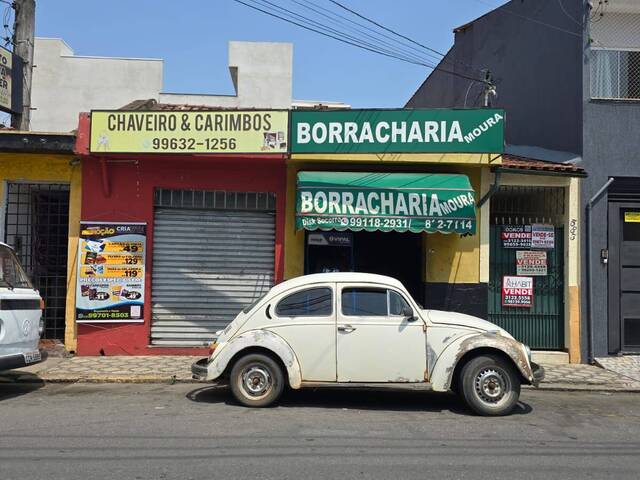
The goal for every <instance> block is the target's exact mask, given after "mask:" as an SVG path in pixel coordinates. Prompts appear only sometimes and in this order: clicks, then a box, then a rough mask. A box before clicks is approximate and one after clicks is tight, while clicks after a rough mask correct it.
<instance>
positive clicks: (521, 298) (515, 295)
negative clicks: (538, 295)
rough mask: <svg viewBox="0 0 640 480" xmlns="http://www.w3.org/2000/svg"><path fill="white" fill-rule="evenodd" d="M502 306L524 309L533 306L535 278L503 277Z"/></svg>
mask: <svg viewBox="0 0 640 480" xmlns="http://www.w3.org/2000/svg"><path fill="white" fill-rule="evenodd" d="M502 306H503V307H524V308H531V307H532V306H533V277H515V276H508V275H505V276H504V277H502Z"/></svg>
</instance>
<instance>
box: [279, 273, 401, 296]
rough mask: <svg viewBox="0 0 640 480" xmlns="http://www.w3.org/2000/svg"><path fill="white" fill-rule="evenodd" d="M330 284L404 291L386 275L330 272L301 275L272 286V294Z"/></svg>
mask: <svg viewBox="0 0 640 480" xmlns="http://www.w3.org/2000/svg"><path fill="white" fill-rule="evenodd" d="M330 282H349V283H380V284H383V285H387V286H392V287H397V288H401V289H404V286H403V285H402V283H401V282H400V281H399V280H396V279H395V278H393V277H387V276H386V275H377V274H375V273H363V272H331V273H312V274H309V275H302V276H300V277H295V278H292V279H290V280H286V281H284V282H282V283H279V284H278V285H276V286H274V287H273V289H272V292H273V293H274V294H276V293H280V292H283V291H285V290H289V289H291V288H295V287H301V286H305V285H309V286H311V285H313V284H315V283H330Z"/></svg>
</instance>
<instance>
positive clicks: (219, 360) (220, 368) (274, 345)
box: [207, 330, 302, 389]
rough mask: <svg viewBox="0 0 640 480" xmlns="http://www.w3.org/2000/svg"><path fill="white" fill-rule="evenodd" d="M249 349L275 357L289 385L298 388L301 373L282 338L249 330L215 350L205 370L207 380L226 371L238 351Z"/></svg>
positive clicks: (296, 360) (290, 349)
mask: <svg viewBox="0 0 640 480" xmlns="http://www.w3.org/2000/svg"><path fill="white" fill-rule="evenodd" d="M251 347H260V348H264V349H266V350H269V351H270V352H271V353H273V354H274V355H276V356H277V357H278V358H279V359H280V360H281V361H282V363H283V365H284V366H285V368H286V369H287V376H288V378H289V385H290V386H291V388H293V389H298V388H300V384H301V383H302V373H301V370H300V364H299V363H298V359H297V357H296V355H295V353H294V352H293V350H292V348H291V347H290V346H289V344H288V343H287V342H285V341H284V339H283V338H282V337H280V336H279V335H276V334H275V333H273V332H270V331H268V330H250V331H247V332H244V333H242V334H241V335H239V336H237V337H234V338H232V339H231V340H230V341H229V342H227V343H225V344H223V345H221V346H220V347H219V348H218V349H216V351H215V354H214V356H213V358H212V359H211V360H210V362H209V364H208V368H207V372H208V374H207V380H215V379H217V378H218V377H220V375H222V373H223V372H224V371H225V370H226V368H227V366H228V365H229V362H230V361H231V359H232V358H233V357H234V356H235V355H236V354H237V353H238V352H240V351H242V350H245V349H247V348H251Z"/></svg>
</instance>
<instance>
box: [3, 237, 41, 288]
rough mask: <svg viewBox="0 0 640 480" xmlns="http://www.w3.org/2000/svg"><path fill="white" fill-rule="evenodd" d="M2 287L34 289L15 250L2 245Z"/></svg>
mask: <svg viewBox="0 0 640 480" xmlns="http://www.w3.org/2000/svg"><path fill="white" fill-rule="evenodd" d="M0 287H9V288H16V287H17V288H33V286H32V285H31V281H29V277H27V274H26V273H25V272H24V270H23V269H22V266H20V263H19V262H18V259H17V257H16V255H15V254H14V253H13V250H11V249H10V248H9V247H7V246H5V245H0Z"/></svg>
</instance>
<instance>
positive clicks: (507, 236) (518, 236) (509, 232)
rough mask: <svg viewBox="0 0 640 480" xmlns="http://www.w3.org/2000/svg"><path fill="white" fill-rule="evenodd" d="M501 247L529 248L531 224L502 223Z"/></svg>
mask: <svg viewBox="0 0 640 480" xmlns="http://www.w3.org/2000/svg"><path fill="white" fill-rule="evenodd" d="M500 238H501V239H502V248H518V249H521V250H527V249H529V248H531V225H502V231H501V232H500Z"/></svg>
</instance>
